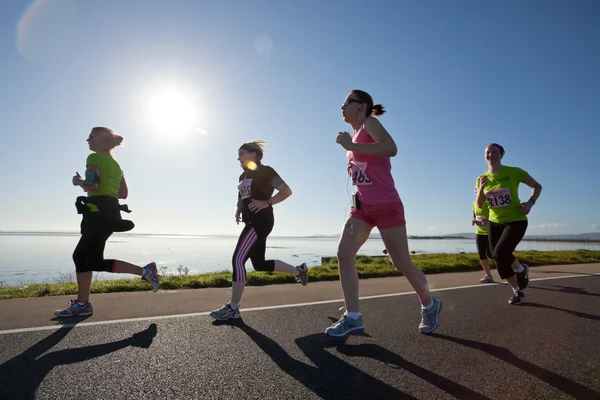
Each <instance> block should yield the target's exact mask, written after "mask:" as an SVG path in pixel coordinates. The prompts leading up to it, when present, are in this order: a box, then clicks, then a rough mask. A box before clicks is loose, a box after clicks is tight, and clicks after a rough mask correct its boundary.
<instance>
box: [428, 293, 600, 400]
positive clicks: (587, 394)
mask: <svg viewBox="0 0 600 400" xmlns="http://www.w3.org/2000/svg"><path fill="white" fill-rule="evenodd" d="M528 304H531V303H528ZM430 336H432V337H435V338H439V339H443V340H447V341H449V342H454V343H457V344H460V345H462V346H466V347H470V348H472V349H475V350H480V351H483V352H484V353H487V354H489V355H490V356H492V357H496V358H498V359H500V360H502V361H504V362H507V363H509V364H511V365H513V366H515V367H517V368H519V369H521V370H523V371H525V372H527V373H528V374H530V375H533V376H534V377H536V378H538V379H540V380H542V381H544V382H546V383H547V384H548V385H550V386H553V387H555V388H556V389H558V390H560V391H561V392H564V393H566V394H568V395H570V396H573V397H574V398H576V399H597V398H599V396H600V393H598V392H595V391H594V390H592V389H590V388H588V387H586V386H583V385H582V384H580V383H577V382H575V381H572V380H570V379H568V378H565V377H564V376H561V375H558V374H556V373H554V372H552V371H549V370H547V369H545V368H542V367H540V366H538V365H535V364H532V363H530V362H529V361H526V360H523V359H521V358H519V357H518V356H517V355H515V354H514V353H512V352H511V351H510V350H509V349H507V348H505V347H500V346H496V345H493V344H489V343H483V342H477V341H475V340H469V339H461V338H457V337H452V336H447V335H443V334H439V333H433V334H431V335H430Z"/></svg>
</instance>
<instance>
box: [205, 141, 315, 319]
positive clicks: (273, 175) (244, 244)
mask: <svg viewBox="0 0 600 400" xmlns="http://www.w3.org/2000/svg"><path fill="white" fill-rule="evenodd" d="M264 146H265V142H264V141H262V140H253V141H251V142H247V143H244V144H242V146H241V147H240V148H239V150H238V160H239V162H240V164H241V166H242V168H243V169H244V172H243V173H242V174H241V175H240V178H239V185H238V192H239V193H238V203H237V210H236V213H235V221H236V222H237V223H238V224H239V223H240V220H241V221H242V222H244V229H243V230H242V233H241V234H240V237H239V239H238V242H237V246H236V247H235V251H234V252H233V257H232V264H233V282H232V288H231V289H232V290H231V301H230V302H229V303H227V304H225V305H224V306H223V307H222V308H220V309H218V310H214V311H213V312H211V313H210V315H211V317H213V318H214V319H217V320H220V321H224V320H228V319H231V318H234V319H237V318H240V311H239V304H240V300H241V299H242V294H243V292H244V288H245V286H246V266H245V264H246V261H247V260H248V258H250V260H251V261H252V266H253V267H254V269H255V270H257V271H267V272H273V271H278V272H289V273H291V274H293V275H294V276H295V277H296V282H299V283H302V285H303V286H306V285H307V284H308V267H307V266H306V264H305V263H303V264H301V265H299V266H297V267H295V266H293V265H290V264H287V263H284V262H283V261H280V260H265V250H266V245H267V237H268V236H269V234H270V233H271V231H272V230H273V226H274V224H275V219H274V214H273V206H274V205H275V204H278V203H281V202H282V201H284V200H285V199H287V198H288V197H290V196H291V195H292V190H291V189H290V188H289V186H288V185H287V184H286V183H285V182H284V181H283V179H281V177H280V176H279V174H277V172H275V170H274V169H273V168H271V167H269V166H266V165H263V164H262V162H261V161H262V158H263V154H264ZM275 189H277V191H278V192H277V194H276V195H275V196H273V197H271V196H272V195H273V192H274V190H275Z"/></svg>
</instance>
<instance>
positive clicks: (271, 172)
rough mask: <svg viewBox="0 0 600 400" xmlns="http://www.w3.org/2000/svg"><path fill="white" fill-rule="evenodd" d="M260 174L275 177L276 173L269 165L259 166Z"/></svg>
mask: <svg viewBox="0 0 600 400" xmlns="http://www.w3.org/2000/svg"><path fill="white" fill-rule="evenodd" d="M260 172H261V173H262V174H263V175H267V176H273V175H277V171H275V169H274V168H273V167H271V166H269V165H261V167H260Z"/></svg>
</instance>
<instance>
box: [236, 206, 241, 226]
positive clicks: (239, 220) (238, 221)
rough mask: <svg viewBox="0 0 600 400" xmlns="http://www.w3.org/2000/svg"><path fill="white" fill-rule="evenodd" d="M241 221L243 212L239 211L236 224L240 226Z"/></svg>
mask: <svg viewBox="0 0 600 400" xmlns="http://www.w3.org/2000/svg"><path fill="white" fill-rule="evenodd" d="M241 221H242V210H240V209H238V210H237V211H236V212H235V223H236V224H238V225H239V224H240V222H241Z"/></svg>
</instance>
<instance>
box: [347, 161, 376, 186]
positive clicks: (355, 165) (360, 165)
mask: <svg viewBox="0 0 600 400" xmlns="http://www.w3.org/2000/svg"><path fill="white" fill-rule="evenodd" d="M350 176H351V177H352V184H353V185H359V186H363V185H370V184H372V183H373V182H372V181H371V179H369V176H368V175H367V162H366V161H351V162H350Z"/></svg>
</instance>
